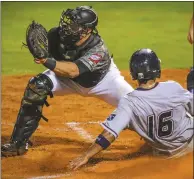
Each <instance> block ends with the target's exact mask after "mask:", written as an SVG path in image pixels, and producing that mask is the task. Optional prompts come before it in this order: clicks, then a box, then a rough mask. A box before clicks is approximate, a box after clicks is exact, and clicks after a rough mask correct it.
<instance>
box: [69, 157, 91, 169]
mask: <svg viewBox="0 0 194 179" xmlns="http://www.w3.org/2000/svg"><path fill="white" fill-rule="evenodd" d="M87 162H88V158H87V157H85V156H80V157H78V158H76V159H74V160H72V161H70V162H69V164H68V166H67V167H68V169H70V170H77V169H78V168H80V167H81V166H83V165H84V164H86V163H87Z"/></svg>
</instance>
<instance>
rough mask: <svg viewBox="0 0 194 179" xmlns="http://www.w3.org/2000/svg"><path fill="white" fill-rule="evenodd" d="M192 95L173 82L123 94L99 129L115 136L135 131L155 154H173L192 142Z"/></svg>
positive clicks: (193, 130) (193, 131)
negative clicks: (113, 110) (124, 130)
mask: <svg viewBox="0 0 194 179" xmlns="http://www.w3.org/2000/svg"><path fill="white" fill-rule="evenodd" d="M191 115H192V116H193V94H191V93H190V92H189V91H187V90H185V89H184V88H182V86H181V85H180V84H178V83H177V82H174V81H167V82H160V83H157V84H156V86H155V87H154V88H152V89H150V90H145V89H142V88H137V89H136V90H134V91H133V92H131V93H129V94H127V95H125V96H124V97H123V98H122V99H121V101H120V103H119V106H118V108H117V110H116V113H115V114H111V116H109V117H108V118H107V120H106V121H105V122H103V123H102V126H103V127H104V128H105V129H106V130H108V131H109V132H110V133H112V134H113V135H114V136H115V137H117V136H118V134H119V133H120V132H121V131H122V130H123V129H125V128H128V129H130V130H133V131H136V132H137V133H138V134H139V135H140V136H142V137H143V138H144V139H145V141H147V142H148V143H149V144H150V145H151V146H152V147H153V148H154V149H155V150H156V151H159V152H161V153H163V154H167V155H170V156H171V155H176V154H177V153H179V152H180V151H183V150H185V148H187V147H188V145H189V143H191V142H192V139H193V133H194V126H193V118H192V117H191Z"/></svg>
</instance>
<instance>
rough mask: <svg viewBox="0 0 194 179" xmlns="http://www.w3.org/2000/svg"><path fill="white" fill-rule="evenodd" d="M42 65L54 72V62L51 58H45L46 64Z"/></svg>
mask: <svg viewBox="0 0 194 179" xmlns="http://www.w3.org/2000/svg"><path fill="white" fill-rule="evenodd" d="M43 65H44V66H45V67H46V68H48V69H50V70H54V69H55V67H56V60H53V58H47V60H46V62H45V63H43Z"/></svg>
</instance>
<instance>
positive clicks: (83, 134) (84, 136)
mask: <svg viewBox="0 0 194 179" xmlns="http://www.w3.org/2000/svg"><path fill="white" fill-rule="evenodd" d="M66 125H67V126H68V127H70V128H71V129H72V130H73V131H75V132H76V133H77V134H78V135H79V136H80V137H81V138H82V139H84V140H87V141H89V142H92V141H93V140H94V137H93V136H92V135H91V134H89V133H88V132H87V131H86V130H84V129H83V128H82V127H79V125H80V124H78V123H66Z"/></svg>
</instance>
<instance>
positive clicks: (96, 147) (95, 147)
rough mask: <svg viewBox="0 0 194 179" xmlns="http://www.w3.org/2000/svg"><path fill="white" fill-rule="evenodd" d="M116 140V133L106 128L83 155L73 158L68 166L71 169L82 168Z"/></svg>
mask: <svg viewBox="0 0 194 179" xmlns="http://www.w3.org/2000/svg"><path fill="white" fill-rule="evenodd" d="M114 140H115V137H114V135H112V134H111V133H109V132H108V131H107V130H104V131H103V132H102V133H101V134H100V135H99V136H98V137H97V139H96V141H95V142H94V143H93V144H92V145H91V146H90V147H89V148H88V150H87V151H86V152H85V153H84V154H83V155H81V156H80V157H78V158H76V159H74V160H72V161H71V162H70V163H69V165H68V168H69V169H71V170H76V169H78V168H80V167H81V166H82V165H84V164H86V163H87V162H88V160H89V159H90V158H92V157H93V156H95V155H96V154H98V153H99V152H101V151H102V150H105V149H106V148H108V147H109V146H110V145H111V143H112V142H113V141H114Z"/></svg>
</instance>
